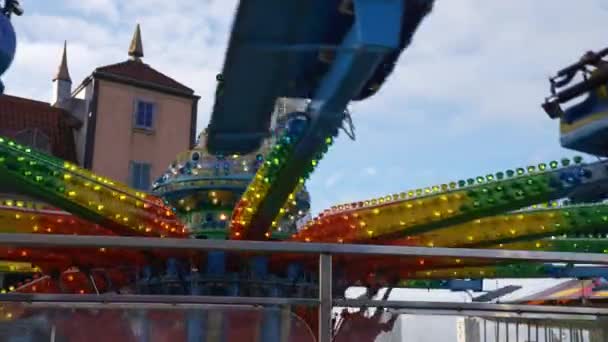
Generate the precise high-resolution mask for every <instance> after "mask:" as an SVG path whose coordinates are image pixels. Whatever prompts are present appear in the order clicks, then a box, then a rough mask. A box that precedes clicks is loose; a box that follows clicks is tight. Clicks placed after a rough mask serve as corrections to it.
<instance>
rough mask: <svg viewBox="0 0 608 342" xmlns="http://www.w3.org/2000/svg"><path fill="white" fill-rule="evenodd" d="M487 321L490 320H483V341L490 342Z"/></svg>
mask: <svg viewBox="0 0 608 342" xmlns="http://www.w3.org/2000/svg"><path fill="white" fill-rule="evenodd" d="M487 323H488V320H487V319H484V320H483V342H488V340H487V338H488V335H486V333H487Z"/></svg>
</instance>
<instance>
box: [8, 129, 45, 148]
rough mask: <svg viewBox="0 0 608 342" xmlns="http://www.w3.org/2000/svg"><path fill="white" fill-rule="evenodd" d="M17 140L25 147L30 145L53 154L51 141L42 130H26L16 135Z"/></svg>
mask: <svg viewBox="0 0 608 342" xmlns="http://www.w3.org/2000/svg"><path fill="white" fill-rule="evenodd" d="M15 140H16V141H17V142H18V143H20V144H23V145H28V146H30V147H33V148H35V149H37V150H40V151H43V152H51V141H50V139H49V137H48V136H47V135H46V134H44V132H42V131H41V130H39V129H37V128H34V129H30V128H28V129H24V130H23V131H21V132H19V133H17V134H16V135H15Z"/></svg>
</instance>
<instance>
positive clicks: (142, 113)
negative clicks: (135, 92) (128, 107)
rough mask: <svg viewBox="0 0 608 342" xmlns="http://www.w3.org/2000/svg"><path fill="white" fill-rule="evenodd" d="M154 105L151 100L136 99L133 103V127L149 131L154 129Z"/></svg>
mask: <svg viewBox="0 0 608 342" xmlns="http://www.w3.org/2000/svg"><path fill="white" fill-rule="evenodd" d="M155 107H156V106H155V105H154V103H152V102H146V101H137V102H136V104H135V128H139V129H145V130H149V131H151V130H152V129H154V114H155V113H154V112H155V109H156V108H155Z"/></svg>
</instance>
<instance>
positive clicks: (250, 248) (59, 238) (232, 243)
mask: <svg viewBox="0 0 608 342" xmlns="http://www.w3.org/2000/svg"><path fill="white" fill-rule="evenodd" d="M0 245H4V246H7V245H8V246H16V247H47V248H87V247H91V248H102V247H104V248H134V249H148V250H149V249H165V250H190V251H193V250H198V251H231V252H268V253H301V254H317V255H320V254H331V255H336V254H342V255H344V254H352V255H355V254H356V255H386V256H402V257H414V256H417V257H454V258H464V259H466V258H479V259H492V260H511V261H516V260H523V261H546V262H564V263H579V264H607V265H608V255H607V254H598V253H572V252H533V251H515V250H503V249H471V248H430V247H409V246H382V245H363V244H331V243H300V242H278V241H237V240H196V239H173V238H145V237H116V236H78V235H53V234H48V235H47V234H44V235H42V234H40V235H36V234H10V233H1V234H0Z"/></svg>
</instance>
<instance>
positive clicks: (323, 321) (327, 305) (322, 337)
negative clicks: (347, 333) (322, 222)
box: [319, 254, 333, 342]
mask: <svg viewBox="0 0 608 342" xmlns="http://www.w3.org/2000/svg"><path fill="white" fill-rule="evenodd" d="M319 303H320V305H319V342H331V341H332V339H333V338H332V337H333V336H332V335H333V325H332V319H331V311H332V309H333V300H332V264H331V255H330V254H321V255H320V256H319Z"/></svg>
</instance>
